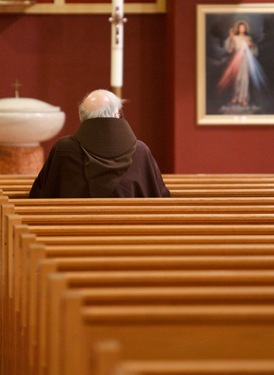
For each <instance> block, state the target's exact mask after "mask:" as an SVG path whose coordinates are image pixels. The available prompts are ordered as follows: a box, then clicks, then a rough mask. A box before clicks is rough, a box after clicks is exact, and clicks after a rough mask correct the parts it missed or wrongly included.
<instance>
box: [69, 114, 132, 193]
mask: <svg viewBox="0 0 274 375" xmlns="http://www.w3.org/2000/svg"><path fill="white" fill-rule="evenodd" d="M74 136H75V138H76V139H77V141H78V142H79V143H80V145H81V147H82V150H83V152H84V154H85V167H84V168H85V177H86V180H87V183H88V187H89V193H90V197H93V198H95V197H98V198H99V197H110V196H111V194H112V193H113V192H114V190H115V189H116V187H117V186H118V185H119V182H120V181H121V179H122V177H123V175H124V174H125V172H126V171H127V170H128V169H129V167H130V166H131V164H132V154H133V153H134V151H135V149H136V140H137V139H136V136H135V134H134V133H133V131H132V129H131V127H130V125H129V124H128V122H127V121H126V120H124V119H119V118H94V119H88V120H85V121H83V122H82V123H81V125H80V127H79V129H78V130H77V132H76V133H75V135H74Z"/></svg>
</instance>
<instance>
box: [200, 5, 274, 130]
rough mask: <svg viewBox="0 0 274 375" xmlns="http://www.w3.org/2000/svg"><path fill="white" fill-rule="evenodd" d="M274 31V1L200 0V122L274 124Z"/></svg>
mask: <svg viewBox="0 0 274 375" xmlns="http://www.w3.org/2000/svg"><path fill="white" fill-rule="evenodd" d="M273 32H274V4H239V5H238V4H237V5H235V4H234V5H197V123H198V125H273V124H274V70H273V66H274V40H273ZM271 33H272V37H271Z"/></svg>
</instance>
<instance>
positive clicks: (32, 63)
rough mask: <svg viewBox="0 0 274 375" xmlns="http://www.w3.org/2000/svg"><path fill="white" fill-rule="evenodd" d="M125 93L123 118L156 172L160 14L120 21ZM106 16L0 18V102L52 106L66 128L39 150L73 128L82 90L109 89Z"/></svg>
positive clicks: (161, 93) (160, 123) (161, 129)
mask: <svg viewBox="0 0 274 375" xmlns="http://www.w3.org/2000/svg"><path fill="white" fill-rule="evenodd" d="M126 16H127V18H128V22H127V23H126V25H125V38H124V88H123V97H124V98H125V99H128V102H127V104H126V105H125V114H126V117H127V119H128V121H129V123H130V124H131V126H132V128H133V129H134V131H135V133H136V135H137V137H138V138H140V139H142V140H143V141H144V142H146V143H147V144H148V145H149V146H150V148H151V149H152V152H153V154H154V156H155V158H156V159H157V161H158V163H159V165H160V168H161V170H162V171H163V172H165V171H171V167H170V166H169V165H168V159H167V157H166V150H167V149H168V144H167V140H166V131H167V130H166V105H165V99H166V95H167V92H166V91H167V90H166V74H165V69H166V52H165V51H166V41H165V36H166V15H164V14H159V15H126ZM108 18H109V15H67V16H66V15H12V14H2V15H0V54H1V58H0V72H1V78H0V82H1V83H0V97H10V96H13V95H14V89H13V88H12V83H13V82H14V81H15V79H17V78H18V80H19V81H20V82H21V83H22V87H21V89H20V96H22V97H32V98H36V99H40V100H43V101H46V102H48V103H51V104H53V105H58V106H60V107H61V109H62V110H63V111H65V113H66V123H65V127H64V129H63V130H62V132H61V133H59V134H58V136H57V137H55V139H52V140H50V141H48V142H45V143H44V145H43V146H44V148H45V156H47V154H48V152H49V150H50V148H51V146H52V144H53V142H54V141H55V140H56V138H58V137H60V136H62V135H67V134H72V133H74V132H75V130H76V129H77V127H78V126H79V120H78V113H77V110H78V103H79V101H80V100H81V99H82V97H83V96H84V95H85V94H86V93H87V92H89V91H91V90H94V89H97V88H107V89H110V27H111V25H110V23H109V22H108Z"/></svg>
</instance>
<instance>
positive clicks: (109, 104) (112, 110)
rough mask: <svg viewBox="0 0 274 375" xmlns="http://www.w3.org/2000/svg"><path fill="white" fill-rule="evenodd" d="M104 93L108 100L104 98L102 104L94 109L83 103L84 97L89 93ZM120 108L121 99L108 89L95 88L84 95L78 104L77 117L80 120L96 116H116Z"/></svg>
mask: <svg viewBox="0 0 274 375" xmlns="http://www.w3.org/2000/svg"><path fill="white" fill-rule="evenodd" d="M97 93H98V94H104V95H105V96H106V97H107V98H108V99H109V100H106V101H105V102H104V104H103V105H102V106H101V107H99V108H98V109H96V110H88V109H87V108H86V107H85V106H84V105H83V103H84V101H85V99H86V98H87V97H88V96H89V95H91V94H95V95H96V94H97ZM121 108H122V101H121V99H120V98H119V97H118V96H116V95H115V94H113V92H111V91H108V90H103V89H100V90H95V91H92V92H91V93H90V94H88V95H86V96H85V97H84V99H83V100H82V101H81V103H80V105H79V117H80V121H81V122H83V121H84V120H87V119H90V118H96V117H116V116H117V113H118V112H119V110H120V109H121Z"/></svg>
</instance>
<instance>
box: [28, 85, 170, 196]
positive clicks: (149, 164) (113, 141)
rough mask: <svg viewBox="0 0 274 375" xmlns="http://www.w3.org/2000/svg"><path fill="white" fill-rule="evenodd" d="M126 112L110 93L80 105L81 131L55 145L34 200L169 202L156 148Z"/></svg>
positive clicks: (37, 183) (96, 94) (34, 188)
mask: <svg viewBox="0 0 274 375" xmlns="http://www.w3.org/2000/svg"><path fill="white" fill-rule="evenodd" d="M121 108H122V102H121V100H120V98H119V97H117V96H116V95H114V94H113V93H112V92H110V91H107V90H101V89H100V90H95V91H93V92H91V93H90V94H88V95H87V96H86V97H85V98H84V99H83V100H82V102H81V103H80V105H79V116H80V121H81V124H80V127H79V128H78V130H77V131H76V133H75V134H74V135H72V136H65V137H62V138H60V139H59V140H58V141H57V142H56V143H55V145H54V146H53V148H52V150H51V152H50V154H49V157H48V159H47V160H46V162H45V164H44V166H43V168H42V169H41V171H40V173H39V175H38V177H37V178H36V179H35V181H34V183H33V185H32V188H31V190H30V193H29V197H30V198H86V197H87V198H88V197H91V198H96V197H98V198H108V197H117V198H119V197H125V198H127V197H169V196H170V192H169V190H168V189H167V187H166V186H165V184H164V182H163V179H162V175H161V172H160V170H159V167H158V165H157V162H156V161H155V159H154V157H153V156H152V154H151V151H150V149H149V148H148V146H147V145H146V144H145V143H143V142H142V141H140V140H137V139H136V136H135V134H134V133H133V131H132V129H131V127H130V125H129V124H128V122H127V121H126V120H125V119H124V118H122V115H121Z"/></svg>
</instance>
